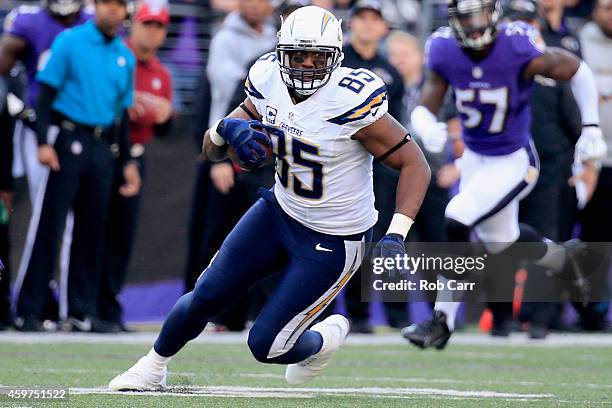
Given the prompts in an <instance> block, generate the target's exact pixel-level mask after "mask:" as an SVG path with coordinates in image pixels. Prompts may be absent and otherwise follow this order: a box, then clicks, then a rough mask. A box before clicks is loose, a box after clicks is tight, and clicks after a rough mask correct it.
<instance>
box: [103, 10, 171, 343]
mask: <svg viewBox="0 0 612 408" xmlns="http://www.w3.org/2000/svg"><path fill="white" fill-rule="evenodd" d="M169 23H170V12H169V10H168V8H166V7H162V6H160V7H156V6H155V5H153V4H148V3H142V4H141V5H140V6H139V7H138V9H137V10H136V14H135V15H134V19H133V21H132V27H131V32H130V36H129V37H128V38H127V39H126V41H125V42H126V44H127V45H128V46H129V47H130V49H131V50H132V52H133V53H134V56H135V57H136V60H137V66H136V80H135V92H134V104H133V105H132V107H131V108H130V109H129V110H128V114H129V116H130V141H131V143H132V145H131V153H132V156H133V157H134V159H135V160H136V161H137V162H138V164H139V166H140V172H141V175H142V176H143V177H144V170H145V168H144V164H145V146H146V145H147V144H148V143H149V142H150V141H151V139H152V138H153V135H154V134H156V135H158V136H161V135H165V134H167V133H168V132H169V130H170V123H171V118H172V81H171V77H170V73H169V71H168V69H167V68H166V67H165V66H164V65H163V64H162V63H161V62H160V60H159V59H158V58H157V56H156V53H157V50H158V49H159V47H161V45H162V44H163V42H164V40H165V39H166V34H167V32H168V24H169ZM122 183H123V181H122V179H121V174H120V173H118V172H117V173H116V177H115V188H113V196H112V199H111V204H110V214H109V222H108V232H107V240H106V250H105V256H104V258H103V259H104V261H103V262H104V263H103V269H102V279H101V285H100V292H99V298H98V317H99V319H100V320H102V321H105V322H108V323H109V324H107V325H104V326H105V327H108V328H109V331H124V330H126V328H125V325H124V323H123V319H122V310H121V305H120V304H119V302H118V299H117V296H118V295H119V292H120V291H121V288H122V286H123V283H124V281H125V275H126V272H127V267H128V263H129V258H130V254H131V252H132V246H133V245H132V244H133V242H134V237H135V233H136V225H137V219H138V210H139V204H140V198H141V194H138V195H136V196H134V197H129V198H128V197H123V196H121V195H120V194H119V191H118V187H119V186H121V184H122Z"/></svg>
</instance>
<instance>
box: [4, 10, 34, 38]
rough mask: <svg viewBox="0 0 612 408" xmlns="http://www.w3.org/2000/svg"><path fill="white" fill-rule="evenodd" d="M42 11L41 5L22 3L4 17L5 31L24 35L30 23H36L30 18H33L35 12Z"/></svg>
mask: <svg viewBox="0 0 612 408" xmlns="http://www.w3.org/2000/svg"><path fill="white" fill-rule="evenodd" d="M40 11H41V8H40V7H39V6H31V5H21V6H19V7H17V8H14V9H13V10H11V11H10V12H9V13H8V14H7V15H6V17H5V18H4V28H3V29H4V32H6V33H11V34H12V33H14V34H17V35H22V32H23V31H26V30H27V28H28V25H32V24H34V23H33V22H30V21H28V20H31V19H32V16H33V15H34V14H37V13H38V12H40Z"/></svg>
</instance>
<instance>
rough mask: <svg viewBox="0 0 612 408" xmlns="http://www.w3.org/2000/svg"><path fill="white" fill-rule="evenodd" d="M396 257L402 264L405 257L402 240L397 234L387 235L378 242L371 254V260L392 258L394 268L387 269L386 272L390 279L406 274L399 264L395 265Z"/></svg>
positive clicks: (404, 247)
mask: <svg viewBox="0 0 612 408" xmlns="http://www.w3.org/2000/svg"><path fill="white" fill-rule="evenodd" d="M398 255H399V257H400V259H402V261H401V263H402V264H403V259H404V255H406V246H405V244H404V238H403V237H402V236H401V235H399V234H387V235H385V236H384V237H382V238H381V240H380V241H378V244H377V245H376V248H374V252H373V253H372V260H374V259H375V258H392V259H393V265H394V266H393V268H391V269H387V272H388V274H389V276H390V277H395V276H396V275H397V274H400V275H401V274H403V273H404V272H406V270H405V269H404V268H402V267H401V264H400V265H397V263H396V259H397V257H398Z"/></svg>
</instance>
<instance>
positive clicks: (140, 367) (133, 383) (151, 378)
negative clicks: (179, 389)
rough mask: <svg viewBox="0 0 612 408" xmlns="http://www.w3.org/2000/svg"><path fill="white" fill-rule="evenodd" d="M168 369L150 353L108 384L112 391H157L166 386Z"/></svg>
mask: <svg viewBox="0 0 612 408" xmlns="http://www.w3.org/2000/svg"><path fill="white" fill-rule="evenodd" d="M167 374H168V370H167V369H166V365H165V364H159V363H156V362H155V361H153V360H152V359H151V357H149V356H148V355H146V356H144V357H142V358H141V359H140V360H138V361H137V362H136V364H134V365H133V366H132V367H131V368H130V369H129V370H127V371H126V372H124V373H123V374H119V375H118V376H116V377H115V378H113V379H112V381H111V382H110V383H109V384H108V389H109V390H111V391H155V390H159V389H162V388H164V387H165V386H166V377H167Z"/></svg>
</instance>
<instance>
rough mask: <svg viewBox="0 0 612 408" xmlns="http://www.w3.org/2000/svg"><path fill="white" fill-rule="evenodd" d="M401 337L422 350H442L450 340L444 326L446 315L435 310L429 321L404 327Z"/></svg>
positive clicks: (449, 332) (449, 333) (446, 327)
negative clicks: (429, 348) (431, 348)
mask: <svg viewBox="0 0 612 408" xmlns="http://www.w3.org/2000/svg"><path fill="white" fill-rule="evenodd" d="M402 336H403V337H404V338H405V339H406V340H408V341H410V342H411V343H412V344H414V345H415V346H417V347H420V348H422V349H425V348H427V347H435V348H436V349H438V350H442V349H443V348H444V347H446V343H448V339H450V336H451V331H450V330H449V329H448V325H447V324H446V315H445V314H444V313H443V312H441V311H439V310H435V311H434V314H433V317H432V319H431V320H428V321H426V322H424V323H415V324H412V325H410V326H408V327H404V328H403V329H402Z"/></svg>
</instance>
